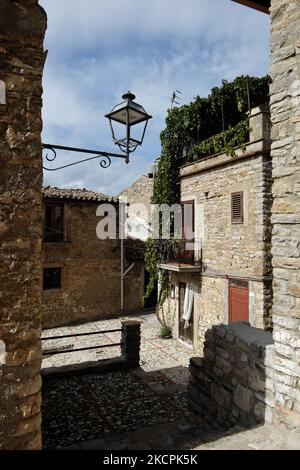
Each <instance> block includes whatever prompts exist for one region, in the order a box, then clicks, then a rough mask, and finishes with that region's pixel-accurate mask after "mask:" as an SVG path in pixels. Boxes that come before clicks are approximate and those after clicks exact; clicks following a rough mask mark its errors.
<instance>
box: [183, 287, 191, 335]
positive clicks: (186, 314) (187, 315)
mask: <svg viewBox="0 0 300 470" xmlns="http://www.w3.org/2000/svg"><path fill="white" fill-rule="evenodd" d="M193 304H194V291H193V286H192V284H187V285H186V288H185V296H184V304H183V316H182V319H183V320H184V327H183V328H184V329H186V328H189V326H190V319H191V316H192V313H193Z"/></svg>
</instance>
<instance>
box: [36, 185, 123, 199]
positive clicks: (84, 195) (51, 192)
mask: <svg viewBox="0 0 300 470" xmlns="http://www.w3.org/2000/svg"><path fill="white" fill-rule="evenodd" d="M43 197H44V198H49V199H71V200H78V201H94V202H104V201H105V202H117V199H116V198H114V197H111V196H106V195H105V194H102V193H96V192H95V191H89V190H88V189H85V188H83V189H72V188H68V189H66V188H56V187H53V186H46V187H44V188H43Z"/></svg>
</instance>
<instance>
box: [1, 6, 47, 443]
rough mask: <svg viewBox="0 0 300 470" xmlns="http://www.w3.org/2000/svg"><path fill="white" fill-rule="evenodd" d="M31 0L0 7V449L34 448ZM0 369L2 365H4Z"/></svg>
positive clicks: (37, 160) (36, 188)
mask: <svg viewBox="0 0 300 470" xmlns="http://www.w3.org/2000/svg"><path fill="white" fill-rule="evenodd" d="M46 21H47V19H46V14H45V12H44V10H43V9H42V8H41V7H40V6H39V5H38V0H19V1H11V0H1V2H0V84H1V85H0V260H1V263H0V309H1V312H0V340H1V341H3V342H4V347H5V349H6V354H5V355H4V357H3V355H2V361H1V362H2V365H1V363H0V449H17V450H23V449H39V448H40V447H41V429H40V428H41V417H40V403H41V398H40V389H41V377H40V368H41V345H40V335H41V331H40V304H41V285H42V284H41V277H42V266H41V236H42V198H41V187H42V161H41V160H42V159H41V135H40V133H41V129H42V120H41V107H42V99H41V96H42V85H41V79H42V73H43V66H44V61H45V53H44V50H43V39H44V34H45V29H46ZM3 362H5V364H3Z"/></svg>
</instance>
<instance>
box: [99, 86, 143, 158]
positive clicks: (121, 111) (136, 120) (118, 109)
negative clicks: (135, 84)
mask: <svg viewBox="0 0 300 470" xmlns="http://www.w3.org/2000/svg"><path fill="white" fill-rule="evenodd" d="M122 98H123V100H124V101H122V103H120V104H117V105H116V106H115V107H114V108H113V109H112V111H111V112H110V113H108V114H106V116H105V117H107V118H108V119H109V124H110V128H111V132H112V138H113V141H114V143H115V144H116V145H117V146H118V147H119V148H120V150H121V151H122V152H125V153H126V155H127V158H126V163H129V154H130V153H132V152H134V151H135V150H136V148H137V147H138V146H139V145H142V143H143V140H144V136H145V132H146V129H147V124H148V121H149V119H151V118H152V116H150V115H149V114H148V113H147V112H146V111H145V109H144V108H143V106H141V105H140V104H138V103H135V101H134V100H135V95H134V94H133V93H131V92H130V91H128V92H127V93H125V94H124V95H123V96H122ZM113 122H115V123H116V122H117V123H119V124H124V125H125V126H126V136H125V137H123V138H121V139H119V138H117V137H116V131H115V128H114V124H113ZM141 123H145V124H144V126H143V130H142V132H141V137H140V138H139V139H134V138H133V137H132V136H131V127H133V126H135V125H137V124H141Z"/></svg>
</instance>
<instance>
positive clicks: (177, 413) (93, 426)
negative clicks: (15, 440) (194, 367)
mask: <svg viewBox="0 0 300 470" xmlns="http://www.w3.org/2000/svg"><path fill="white" fill-rule="evenodd" d="M169 372H170V370H169ZM178 374H179V371H177V375H178ZM170 375H172V371H171V374H170ZM42 396H43V404H42V416H43V421H42V431H43V446H44V448H48V449H51V448H61V447H68V446H70V445H79V444H80V443H82V442H89V441H91V440H92V441H95V440H101V439H103V438H105V437H109V436H114V435H119V436H120V434H125V433H128V432H130V431H134V430H139V429H145V428H148V427H149V426H157V425H159V426H161V425H163V424H168V423H169V424H170V423H178V422H189V420H190V415H189V411H188V407H187V402H186V387H185V385H183V383H178V382H176V381H175V380H174V379H173V378H170V377H168V376H167V375H165V374H162V373H161V372H160V371H155V372H145V371H144V370H141V369H138V370H136V371H133V372H113V373H108V374H95V373H94V374H88V375H84V376H75V377H74V376H73V377H64V378H56V379H54V378H53V379H47V381H45V383H44V385H43V392H42ZM119 438H120V437H119ZM119 438H117V439H119Z"/></svg>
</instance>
